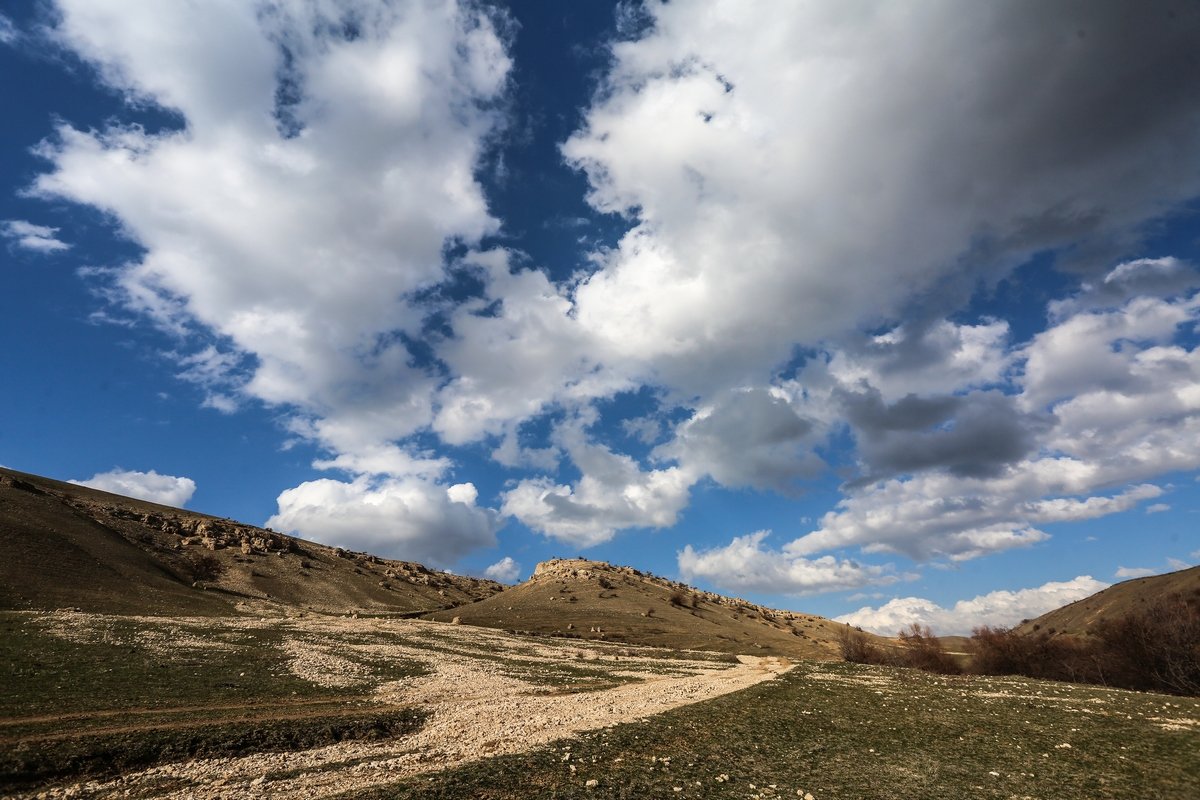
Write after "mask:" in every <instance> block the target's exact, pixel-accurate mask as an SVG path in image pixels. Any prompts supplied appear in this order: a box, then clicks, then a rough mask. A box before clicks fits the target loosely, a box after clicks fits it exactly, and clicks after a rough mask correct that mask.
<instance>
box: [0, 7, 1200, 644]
mask: <svg viewBox="0 0 1200 800" xmlns="http://www.w3.org/2000/svg"><path fill="white" fill-rule="evenodd" d="M0 13H2V14H3V16H0V74H2V75H3V76H4V80H3V81H0V98H2V103H3V108H4V115H5V124H4V125H3V126H2V127H0V167H2V168H0V178H2V179H3V191H0V221H2V222H0V234H3V241H2V242H0V259H2V261H0V269H2V271H3V278H4V281H3V287H4V288H3V291H0V335H2V336H3V341H4V342H5V347H4V348H3V351H2V354H0V369H2V370H3V375H4V380H5V391H4V392H2V393H0V463H3V464H4V465H6V466H9V467H12V468H15V469H20V470H25V471H29V472H35V473H40V474H44V475H49V476H52V477H56V478H60V479H70V480H78V481H87V482H88V483H90V484H92V485H97V486H100V487H102V488H109V489H112V490H115V491H122V492H125V493H132V494H137V495H139V496H144V497H148V498H151V499H159V500H162V501H166V502H172V503H176V504H186V506H187V507H188V508H192V509H196V510H200V511H205V512H207V513H212V514H218V515H222V516H230V517H234V518H238V519H242V520H245V521H248V522H253V523H258V524H267V525H270V526H272V527H274V528H276V529H279V530H287V531H291V532H295V533H297V534H299V535H301V536H305V537H307V538H312V539H316V540H319V541H323V542H327V543H330V544H337V545H342V546H346V547H352V548H355V549H362V550H368V551H372V552H376V553H379V554H381V555H387V556H392V557H397V558H408V559H415V560H420V561H424V562H426V563H429V564H431V565H434V566H438V567H441V568H447V569H453V570H455V571H458V572H469V573H473V574H485V573H487V574H490V575H493V576H496V577H499V578H501V579H505V580H515V579H518V578H521V577H524V576H525V575H527V574H528V573H529V572H530V571H531V570H532V568H533V566H534V564H536V563H537V562H538V561H539V560H542V559H545V558H548V557H552V556H573V555H584V556H586V557H590V558H599V559H605V560H610V561H613V562H618V563H623V564H631V565H634V566H637V567H640V568H644V569H649V570H652V571H654V572H656V573H659V574H663V575H667V576H670V577H676V578H681V579H684V580H687V581H689V582H692V583H695V584H697V585H700V586H703V587H705V588H710V589H714V590H717V591H722V592H725V593H729V594H736V595H740V596H744V597H747V598H750V599H753V600H756V601H759V602H763V603H767V604H770V605H775V606H779V607H785V608H792V609H798V610H804V611H808V612H812V613H819V614H824V615H827V616H831V617H839V616H843V617H845V618H846V619H848V620H851V621H854V622H856V623H858V624H862V625H863V626H864V627H870V628H873V629H877V630H881V631H884V632H892V631H894V630H895V629H896V628H898V627H900V626H901V625H903V624H905V623H906V622H908V621H910V620H915V621H921V622H926V623H928V624H931V625H933V626H934V628H935V629H936V630H938V631H940V632H963V631H966V630H969V628H970V626H971V625H973V624H981V623H990V624H1011V623H1014V622H1016V621H1018V620H1020V619H1021V618H1023V617H1028V616H1034V615H1036V614H1039V613H1042V612H1043V611H1045V610H1048V609H1050V608H1053V607H1056V606H1058V605H1061V604H1062V603H1064V602H1069V601H1071V600H1074V599H1077V598H1079V597H1082V596H1085V595H1087V594H1090V593H1091V592H1093V591H1096V590H1098V589H1099V588H1102V587H1103V586H1104V585H1105V584H1107V583H1111V582H1114V581H1116V580H1120V579H1122V578H1125V577H1132V576H1135V575H1139V574H1148V573H1151V572H1162V571H1166V570H1169V569H1174V568H1179V567H1182V566H1184V565H1189V564H1192V563H1195V562H1196V561H1198V560H1200V537H1198V536H1197V534H1196V531H1197V528H1198V525H1197V523H1198V521H1200V518H1198V517H1197V513H1198V512H1200V484H1198V483H1197V474H1198V470H1200V388H1198V387H1200V354H1198V353H1197V351H1196V344H1197V339H1198V338H1200V337H1198V326H1200V295H1198V294H1197V288H1200V271H1198V270H1197V264H1200V252H1198V250H1200V220H1198V218H1197V214H1198V213H1200V98H1198V97H1197V94H1196V89H1195V87H1196V86H1198V85H1200V56H1198V55H1197V53H1200V46H1198V45H1200V11H1197V9H1195V8H1192V7H1191V6H1182V7H1178V8H1176V7H1174V6H1173V4H1170V3H1147V4H1139V5H1138V6H1137V9H1136V10H1134V9H1133V7H1132V6H1130V5H1129V4H1125V3H1108V2H1101V3H1084V2H1078V3H1060V4H1055V5H1054V6H1053V8H1050V9H1048V8H1046V7H1045V6H1044V5H1042V4H1037V3H1033V2H1009V3H1003V4H986V5H984V4H976V5H964V4H961V3H953V2H922V3H889V4H869V3H837V4H832V3H794V2H779V3H767V2H764V3H758V4H753V5H749V6H748V5H746V4H742V3H730V2H701V1H700V0H697V1H696V2H686V3H685V2H678V3H670V4H659V3H657V2H649V3H646V4H644V5H643V4H638V3H619V4H606V3H599V2H595V3H577V4H569V5H568V4H548V3H535V2H528V3H526V2H521V3H510V4H505V3H497V4H488V3H468V2H457V3H456V2H450V1H449V0H430V2H427V3H423V4H410V3H391V2H386V1H385V0H346V1H345V2H338V3H322V2H285V1H284V0H274V2H254V3H243V2H228V3H223V2H222V3H205V4H182V3H180V4H176V3H160V2H144V3H130V2H128V0H56V1H55V2H46V3H17V2H9V3H4V4H0Z"/></svg>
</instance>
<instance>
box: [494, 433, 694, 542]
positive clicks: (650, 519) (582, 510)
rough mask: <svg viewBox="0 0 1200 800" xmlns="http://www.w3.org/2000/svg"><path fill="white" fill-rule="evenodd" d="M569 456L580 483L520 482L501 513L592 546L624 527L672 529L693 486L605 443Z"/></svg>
mask: <svg viewBox="0 0 1200 800" xmlns="http://www.w3.org/2000/svg"><path fill="white" fill-rule="evenodd" d="M569 452H570V455H571V460H572V461H573V462H574V463H575V465H576V466H578V467H579V469H580V471H581V472H582V473H583V475H582V477H580V479H579V480H578V481H576V482H575V483H574V484H573V485H567V484H560V483H556V482H554V481H553V480H552V479H550V478H547V477H540V478H529V479H525V480H522V481H520V482H519V483H518V484H517V485H516V486H514V487H513V488H512V489H510V490H508V491H507V492H505V493H504V499H503V504H502V506H501V509H500V510H501V512H502V513H503V514H505V515H507V516H511V517H516V518H517V519H519V520H520V521H521V522H523V523H524V524H526V525H528V526H529V527H530V528H532V529H534V530H536V531H540V532H541V533H544V534H546V535H547V536H550V537H553V538H555V539H558V540H560V541H564V542H570V543H571V544H574V545H578V546H579V547H591V546H594V545H597V544H600V543H602V542H607V541H609V540H610V539H612V537H613V536H614V535H616V532H617V531H618V530H620V529H622V528H664V527H669V526H671V525H674V524H675V520H676V519H677V518H678V515H679V512H680V511H682V510H683V508H684V507H685V506H686V505H687V502H688V497H689V490H690V489H691V487H692V485H693V483H694V482H695V481H694V479H693V478H692V477H691V476H690V475H689V474H688V473H686V472H685V471H684V470H682V469H680V468H679V467H667V468H665V469H656V470H643V469H641V467H640V466H639V465H638V463H637V462H636V461H634V460H633V459H632V458H630V457H629V456H626V455H622V454H619V453H614V452H613V451H612V450H609V449H608V448H607V447H603V446H601V445H596V444H584V443H581V442H577V443H573V444H571V445H570V447H569Z"/></svg>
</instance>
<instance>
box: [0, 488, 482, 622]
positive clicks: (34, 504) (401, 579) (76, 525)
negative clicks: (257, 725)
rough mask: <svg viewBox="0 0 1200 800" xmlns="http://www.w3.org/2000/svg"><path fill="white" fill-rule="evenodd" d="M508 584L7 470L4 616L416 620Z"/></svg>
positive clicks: (0, 500)
mask: <svg viewBox="0 0 1200 800" xmlns="http://www.w3.org/2000/svg"><path fill="white" fill-rule="evenodd" d="M502 588H503V587H502V586H501V585H500V584H498V583H496V582H494V581H485V580H478V579H475V578H467V577H460V576H456V575H450V574H448V573H444V572H436V571H433V570H430V569H428V568H426V567H424V566H422V565H420V564H416V563H411V562H406V561H391V560H388V559H382V558H377V557H376V556H372V555H368V554H366V553H356V552H351V551H347V550H342V549H339V548H332V547H326V546H325V545H321V544H316V543H314V542H308V541H304V540H302V539H297V538H294V537H291V536H286V535H284V534H281V533H276V532H274V531H269V530H265V529H263V528H256V527H254V526H251V525H244V524H242V523H239V522H234V521H232V520H228V519H221V518H218V517H212V516H208V515H206V514H199V513H195V512H191V511H183V510H180V509H177V508H170V507H168V506H162V505H158V504H156V503H148V502H145V501H143V500H135V499H132V498H129V497H122V496H120V495H115V494H110V493H108V492H102V491H98V490H95V489H89V488H86V487H83V486H76V485H75V484H70V483H63V482H60V481H55V480H51V479H49V478H41V477H38V476H36V475H28V474H25V473H21V472H15V471H13V470H7V469H0V609H13V610H18V609H53V608H61V607H74V608H79V609H82V610H84V611H92V612H103V613H116V614H152V615H195V614H201V615H203V614H209V615H212V614H230V613H236V612H237V611H238V610H239V609H242V610H254V609H256V608H262V607H264V606H268V607H286V608H293V609H303V610H312V611H319V612H324V613H349V612H361V613H388V614H396V613H404V614H414V613H420V612H426V611H431V610H434V609H440V608H448V607H453V606H458V605H462V604H464V603H470V602H473V601H475V600H478V599H481V598H484V597H489V596H491V595H493V594H495V593H497V592H499V591H500V590H501V589H502Z"/></svg>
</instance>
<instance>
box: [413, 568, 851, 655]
mask: <svg viewBox="0 0 1200 800" xmlns="http://www.w3.org/2000/svg"><path fill="white" fill-rule="evenodd" d="M426 618H427V619H432V620H437V621H441V622H453V621H455V620H456V619H457V621H458V622H459V623H462V624H467V625H477V626H481V627H487V628H499V629H503V630H510V631H518V632H527V633H534V634H541V635H552V636H567V637H578V638H582V639H596V640H606V641H610V642H625V643H629V644H636V645H653V646H659V647H671V648H676V649H690V650H716V651H720V652H726V653H752V654H753V653H757V654H763V655H780V656H792V657H798V658H818V659H832V658H838V657H839V636H840V634H841V632H842V631H843V630H844V629H845V626H844V625H841V624H838V623H836V622H833V621H831V620H828V619H825V618H823V617H817V616H813V615H810V614H800V613H796V612H792V611H779V610H776V609H770V608H765V607H763V606H758V605H755V604H753V603H749V602H746V601H745V600H740V599H737V598H730V597H725V596H723V595H719V594H714V593H712V592H705V591H701V590H698V589H694V588H692V587H690V586H687V585H686V584H682V583H677V582H675V581H671V580H667V579H665V578H660V577H657V576H655V575H651V574H649V573H646V572H642V571H640V570H637V569H634V568H632V567H621V566H614V565H611V564H607V563H605V562H602V561H588V560H586V559H556V560H552V561H546V562H543V563H541V564H538V566H537V568H536V569H535V570H534V573H533V576H532V577H531V578H530V579H529V580H528V581H526V582H525V583H522V584H519V585H517V586H514V587H512V588H511V589H506V590H505V591H504V592H502V593H500V594H498V595H495V596H494V597H490V598H488V599H486V600H482V601H480V602H478V603H473V604H471V605H469V606H464V607H462V608H458V609H453V610H450V611H439V612H435V613H432V614H429V615H427V617H426Z"/></svg>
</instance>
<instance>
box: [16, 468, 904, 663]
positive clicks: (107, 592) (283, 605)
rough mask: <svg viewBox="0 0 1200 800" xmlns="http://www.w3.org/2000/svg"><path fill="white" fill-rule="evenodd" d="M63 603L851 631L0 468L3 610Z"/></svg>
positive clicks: (735, 647) (699, 596)
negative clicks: (484, 566) (271, 526)
mask: <svg viewBox="0 0 1200 800" xmlns="http://www.w3.org/2000/svg"><path fill="white" fill-rule="evenodd" d="M64 607H65V608H78V609H80V610H82V611H90V612H99V613H114V614H139V615H157V616H176V615H228V614H237V613H256V612H260V611H265V610H269V609H274V610H275V611H280V610H282V611H284V612H286V613H296V612H300V611H314V612H318V613H326V614H328V613H334V614H346V613H360V614H397V615H404V616H421V615H424V616H425V617H426V618H427V619H433V620H439V621H443V622H451V621H454V620H457V621H458V622H459V623H461V624H467V625H477V626H481V627H486V628H499V629H505V630H513V631H519V632H528V633H534V634H540V635H558V636H567V637H578V638H583V639H597V640H604V641H610V642H625V643H629V644H635V645H653V646H658V647H671V648H678V649H702V650H716V651H721V652H728V653H750V654H762V655H786V656H792V657H796V658H821V659H832V658H838V657H839V644H838V638H839V635H840V634H841V633H842V632H843V630H845V629H846V626H845V625H841V624H838V623H835V622H832V621H830V620H828V619H825V618H823V617H817V616H812V615H809V614H800V613H796V612H791V611H778V610H775V609H771V608H765V607H763V606H758V605H755V604H753V603H749V602H746V601H745V600H740V599H737V598H730V597H724V596H722V595H718V594H714V593H712V592H705V591H700V590H698V589H694V588H692V587H690V586H687V585H685V584H682V583H678V582H675V581H671V580H667V579H665V578H659V577H656V576H654V575H651V574H649V573H646V572H642V571H640V570H637V569H634V568H633V567H622V566H613V565H610V564H606V563H603V562H597V561H587V560H583V559H569V560H554V561H548V562H545V563H543V564H539V565H538V567H537V569H536V570H535V571H534V574H533V577H532V578H530V580H528V581H526V582H525V583H522V584H520V585H518V586H513V587H507V588H506V587H504V586H503V585H501V584H499V583H496V582H494V581H487V580H479V579H476V578H469V577H462V576H457V575H451V574H449V573H446V572H438V571H434V570H430V569H428V568H426V567H424V566H422V565H421V564H416V563H412V562H405V561H390V560H388V559H383V558H378V557H376V556H373V555H369V554H367V553H357V552H352V551H348V550H343V549H340V548H334V547H327V546H325V545H321V544H317V543H315V542H309V541H305V540H303V539H297V538H295V537H292V536H287V535H285V534H282V533H277V532H275V531H271V530H266V529H263V528H257V527H254V526H251V525H245V524H242V523H240V522H235V521H233V520H229V519H222V518H219V517H212V516H208V515H206V514H199V513H196V512H192V511H184V510H181V509H177V508H171V507H168V506H163V505H158V504H156V503H149V502H146V501H143V500H135V499H132V498H129V497H122V496H120V495H115V494H110V493H108V492H102V491H98V490H96V489H89V488H86V487H83V486H77V485H75V484H71V483H63V482H61V481H55V480H51V479H49V478H42V477H39V476H36V475H29V474H25V473H21V472H15V471H13V470H7V469H0V609H15V610H21V609H55V608H64ZM871 638H872V639H873V640H874V639H877V638H878V637H871ZM879 641H880V642H885V643H886V640H882V639H879Z"/></svg>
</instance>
